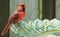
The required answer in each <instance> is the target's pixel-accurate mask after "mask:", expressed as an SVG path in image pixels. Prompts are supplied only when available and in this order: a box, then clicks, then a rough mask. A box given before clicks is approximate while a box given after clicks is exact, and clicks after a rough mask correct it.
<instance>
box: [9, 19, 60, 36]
mask: <svg viewBox="0 0 60 37" xmlns="http://www.w3.org/2000/svg"><path fill="white" fill-rule="evenodd" d="M10 31H12V32H13V33H14V34H15V35H17V37H60V36H59V35H58V33H59V34H60V21H59V20H57V19H53V20H48V19H45V20H40V19H36V20H35V21H29V22H25V21H22V22H20V23H19V24H15V25H12V26H11V28H10ZM15 35H14V36H15Z"/></svg>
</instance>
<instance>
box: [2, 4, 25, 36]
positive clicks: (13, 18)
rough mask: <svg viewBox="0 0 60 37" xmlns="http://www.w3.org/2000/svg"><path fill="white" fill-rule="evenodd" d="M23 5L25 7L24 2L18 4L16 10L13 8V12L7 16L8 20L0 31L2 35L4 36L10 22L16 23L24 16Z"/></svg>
mask: <svg viewBox="0 0 60 37" xmlns="http://www.w3.org/2000/svg"><path fill="white" fill-rule="evenodd" d="M25 7H26V4H23V5H18V8H17V10H15V12H14V13H13V14H12V15H11V16H10V17H9V19H8V22H7V24H6V26H5V28H4V29H3V31H2V33H1V35H2V36H4V35H5V34H6V33H7V32H8V30H9V28H10V26H11V24H12V23H14V24H15V23H18V22H19V21H21V20H22V19H23V18H24V16H25V14H26V12H25Z"/></svg>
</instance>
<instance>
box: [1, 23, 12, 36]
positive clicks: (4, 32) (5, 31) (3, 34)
mask: <svg viewBox="0 0 60 37" xmlns="http://www.w3.org/2000/svg"><path fill="white" fill-rule="evenodd" d="M10 25H11V23H9V22H8V23H7V25H6V26H5V28H4V29H3V31H2V33H1V35H2V36H5V34H6V33H7V32H8V30H9V28H10Z"/></svg>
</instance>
